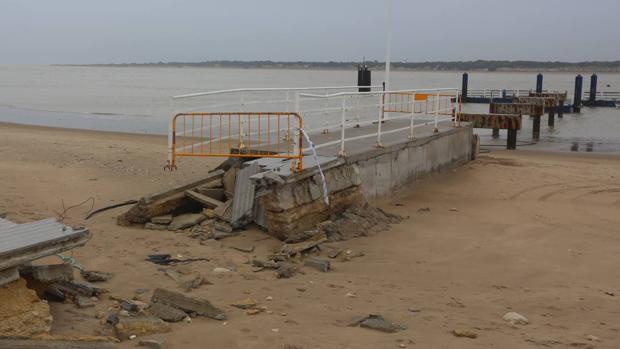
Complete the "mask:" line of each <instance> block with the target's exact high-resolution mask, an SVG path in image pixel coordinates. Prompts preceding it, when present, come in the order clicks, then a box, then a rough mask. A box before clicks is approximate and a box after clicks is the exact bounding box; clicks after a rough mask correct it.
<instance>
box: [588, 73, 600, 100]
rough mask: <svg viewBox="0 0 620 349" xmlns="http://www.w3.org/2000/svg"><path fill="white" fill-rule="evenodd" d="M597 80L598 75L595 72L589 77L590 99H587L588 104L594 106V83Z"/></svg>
mask: <svg viewBox="0 0 620 349" xmlns="http://www.w3.org/2000/svg"><path fill="white" fill-rule="evenodd" d="M597 81H598V76H596V74H592V77H590V100H589V101H588V102H589V104H590V105H592V106H594V105H595V104H596V83H597Z"/></svg>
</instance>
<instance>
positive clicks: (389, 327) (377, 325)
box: [350, 314, 404, 333]
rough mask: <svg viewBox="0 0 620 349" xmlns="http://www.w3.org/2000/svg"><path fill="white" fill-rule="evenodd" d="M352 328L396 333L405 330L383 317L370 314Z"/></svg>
mask: <svg viewBox="0 0 620 349" xmlns="http://www.w3.org/2000/svg"><path fill="white" fill-rule="evenodd" d="M350 326H351V327H357V326H359V327H363V328H369V329H372V330H376V331H381V332H387V333H394V332H398V331H401V330H403V329H404V327H403V326H400V325H395V324H393V323H391V322H389V321H387V320H385V319H384V318H383V316H381V315H379V314H370V315H368V316H366V317H365V318H363V319H360V320H357V321H355V322H353V323H352V324H351V325H350Z"/></svg>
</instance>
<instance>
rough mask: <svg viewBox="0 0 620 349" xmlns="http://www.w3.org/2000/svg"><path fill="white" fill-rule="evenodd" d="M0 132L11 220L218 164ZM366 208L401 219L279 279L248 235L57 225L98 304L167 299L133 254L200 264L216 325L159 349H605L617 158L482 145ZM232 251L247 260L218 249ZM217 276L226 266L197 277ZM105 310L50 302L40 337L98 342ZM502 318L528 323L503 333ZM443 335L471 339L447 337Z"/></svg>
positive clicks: (197, 323)
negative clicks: (99, 274) (252, 303)
mask: <svg viewBox="0 0 620 349" xmlns="http://www.w3.org/2000/svg"><path fill="white" fill-rule="evenodd" d="M0 137H1V139H2V141H1V142H0V156H2V161H0V174H1V175H0V193H2V200H0V211H7V212H8V213H9V215H8V218H9V219H12V220H14V221H17V222H26V221H30V220H34V219H40V218H44V217H48V216H54V215H55V211H56V212H58V211H61V210H62V205H61V199H62V200H64V202H65V205H66V206H69V205H72V204H76V203H79V202H81V201H84V200H86V199H87V198H88V197H91V196H92V197H94V198H95V199H96V203H95V207H101V206H104V205H107V204H110V203H113V202H120V201H124V200H127V199H132V198H137V197H139V196H141V195H143V194H145V193H148V192H151V191H156V190H158V189H161V188H165V187H167V186H169V185H171V184H173V183H179V182H184V181H186V180H189V179H192V178H197V177H200V175H201V173H204V172H205V171H207V170H208V169H209V168H212V167H214V166H215V165H216V164H217V162H218V160H209V159H193V160H192V161H186V160H184V159H183V161H182V162H181V163H180V166H179V170H178V171H176V172H172V173H171V172H164V171H163V169H162V168H163V165H164V164H165V152H166V149H165V146H166V140H165V138H164V137H160V136H143V135H142V136H141V135H126V134H115V133H101V132H92V131H75V130H65V129H52V128H43V127H33V126H18V125H11V124H0ZM379 205H380V206H381V207H382V208H384V209H386V210H388V211H390V212H393V213H398V214H401V215H404V216H409V219H407V220H405V221H404V222H403V223H401V224H399V225H395V226H392V228H391V229H390V230H389V231H387V232H382V233H376V234H372V235H371V236H369V237H364V238H357V239H352V240H349V241H344V242H339V243H336V244H334V245H337V246H341V247H343V248H346V249H350V250H352V251H354V252H363V253H364V256H363V257H359V258H355V259H353V260H351V261H349V262H334V263H333V269H334V270H333V271H332V272H330V273H320V272H318V271H315V270H313V269H307V268H306V269H304V270H305V274H304V275H297V276H295V277H293V278H291V279H283V280H278V279H276V278H275V275H274V273H273V272H270V271H263V272H258V273H254V272H252V271H251V270H249V267H248V266H247V265H246V264H244V263H245V262H247V261H248V260H249V259H250V258H252V256H253V255H256V256H264V255H265V254H267V253H269V252H271V251H272V250H273V249H275V248H277V247H278V246H279V244H280V243H279V242H278V241H276V240H274V239H272V238H269V237H268V236H267V235H265V234H264V233H262V232H260V231H259V230H257V229H249V230H248V231H247V232H246V233H244V234H242V235H241V236H238V237H234V238H230V239H225V240H222V241H217V242H216V241H210V242H208V243H207V244H206V245H200V244H199V243H198V241H197V240H194V239H191V238H189V237H187V236H186V235H183V234H174V233H171V232H167V231H164V232H162V231H149V230H142V229H137V228H125V227H119V226H117V225H116V224H115V217H116V215H117V214H119V213H120V212H122V211H121V210H113V211H108V212H105V213H102V214H100V215H97V216H95V217H94V218H92V219H90V220H88V221H86V222H85V221H83V219H82V218H81V217H83V216H84V214H85V213H86V212H87V211H88V209H89V208H90V205H88V204H85V205H83V206H80V207H78V208H75V209H72V210H71V211H69V212H68V222H70V223H72V224H76V225H77V224H86V225H87V226H88V227H89V228H90V229H91V231H92V232H93V239H92V240H91V241H90V242H89V243H88V244H87V245H86V246H85V247H84V248H80V249H78V250H75V251H74V254H73V255H74V257H75V258H76V259H77V260H78V261H79V262H80V263H81V264H83V265H84V266H85V267H86V268H87V269H96V270H103V271H108V272H111V273H113V274H114V277H113V278H112V279H111V280H110V281H109V282H106V283H104V284H102V285H103V286H104V287H105V288H107V289H108V290H109V291H110V293H111V294H112V295H116V296H120V297H127V298H131V297H132V296H134V294H135V290H137V289H148V290H149V291H148V292H147V293H145V294H143V295H142V296H141V297H143V298H144V299H146V300H148V299H149V297H150V293H151V292H152V291H153V290H154V289H155V288H157V287H164V288H169V289H172V290H176V291H181V290H180V289H179V288H178V287H177V285H176V283H175V282H174V281H173V280H171V279H170V278H168V277H167V276H165V275H164V274H163V273H162V272H160V271H158V270H157V269H158V266H156V265H154V264H151V263H149V262H146V261H144V258H145V256H146V255H147V254H150V253H171V254H172V255H177V254H179V255H182V256H184V257H207V258H209V259H210V261H209V262H202V261H201V262H194V263H192V264H190V265H189V268H191V269H192V270H193V271H195V272H200V273H202V274H204V275H205V277H206V278H207V279H208V280H209V281H211V282H212V283H213V285H204V286H201V287H200V288H199V289H196V290H194V291H192V292H191V294H192V295H193V296H197V297H204V298H207V299H209V300H210V301H211V302H212V303H214V304H215V305H217V306H220V307H221V308H223V309H224V310H225V311H226V312H227V314H228V318H229V319H228V320H227V321H226V322H218V321H215V320H209V319H205V318H196V319H194V320H193V321H192V323H190V324H186V323H178V324H174V325H173V331H172V332H171V333H168V334H161V335H153V336H149V337H148V338H156V339H160V340H163V341H165V342H166V343H167V345H168V348H204V347H214V348H304V349H307V348H398V347H399V346H401V345H404V346H405V347H408V348H480V347H487V348H540V347H551V348H565V347H578V348H580V347H583V348H586V347H592V348H618V347H620V325H619V324H618V322H617V318H618V314H619V313H620V281H619V280H618V277H617V275H618V273H617V265H618V264H619V263H620V235H619V234H618V232H619V231H620V228H618V227H620V214H619V212H620V157H619V156H612V155H597V154H581V153H575V154H572V153H562V154H559V153H543V152H535V151H527V150H519V151H515V152H506V151H502V150H496V149H492V152H491V153H487V154H481V156H480V157H479V159H478V160H476V161H473V162H470V163H469V164H467V165H465V166H464V167H461V168H458V169H456V170H454V171H450V172H447V173H442V174H440V175H436V176H433V177H432V178H429V179H425V180H422V181H419V182H416V183H414V184H413V185H412V186H411V187H408V188H403V190H401V191H400V192H399V193H398V195H396V196H394V197H391V198H390V199H389V200H386V201H383V202H381V203H379ZM427 207H428V208H430V211H424V210H423V211H419V209H421V208H427ZM241 243H246V244H254V245H255V246H256V250H255V251H254V253H252V254H247V253H243V252H239V251H236V250H233V249H230V248H229V246H231V245H234V244H241ZM231 266H234V267H236V272H233V273H228V274H215V273H213V272H212V270H213V268H215V267H231ZM606 292H613V293H615V294H616V296H615V297H614V296H610V295H608V294H606ZM347 293H352V294H354V295H356V297H347V296H346V294H347ZM247 297H251V298H254V299H256V300H258V301H259V302H260V303H261V304H262V305H265V306H267V308H268V310H269V312H265V313H262V314H259V315H253V316H250V315H246V314H245V313H244V311H243V310H240V309H237V308H234V307H231V306H230V305H229V304H231V303H233V302H235V301H238V300H241V299H244V298H247ZM267 297H271V298H272V300H267V299H266V298H267ZM111 304H112V301H111V300H109V299H108V298H107V297H105V296H104V297H102V298H101V300H100V301H99V302H98V303H97V306H96V308H90V309H76V308H75V306H74V305H71V304H58V303H52V304H51V308H52V313H53V315H54V325H53V332H54V333H56V334H83V335H93V334H99V333H100V332H99V330H100V329H101V325H100V324H99V320H98V319H96V318H95V314H96V312H97V311H107V309H108V307H109V306H110V305H111ZM410 310H416V311H415V312H412V311H410ZM509 311H515V312H518V313H520V314H522V315H524V316H526V317H527V318H528V319H529V320H530V324H529V325H525V326H517V327H515V326H512V325H509V324H507V323H505V322H504V321H503V320H502V316H503V315H504V314H505V313H506V312H509ZM369 313H373V314H374V313H379V314H382V315H383V316H384V317H385V318H387V319H388V320H390V321H393V322H395V323H398V324H402V325H404V326H406V327H407V329H406V330H404V331H401V332H398V333H394V334H387V333H381V332H375V331H372V330H368V329H363V328H353V327H348V326H347V325H348V324H349V323H351V322H352V321H353V320H354V319H356V318H358V317H361V316H365V315H368V314H369ZM276 329H277V330H276ZM454 329H459V330H468V331H472V332H475V333H477V335H478V338H476V339H468V338H457V337H455V336H453V335H452V333H451V331H452V330H454ZM588 335H592V336H596V337H598V339H600V341H596V340H588V339H587V336H588ZM591 339H592V338H591ZM287 345H288V346H287ZM135 346H136V343H135V342H134V341H128V342H123V343H121V344H120V345H119V347H120V348H134V347H135ZM401 347H402V346H401Z"/></svg>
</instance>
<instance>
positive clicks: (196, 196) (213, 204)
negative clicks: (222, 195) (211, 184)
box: [185, 190, 224, 208]
mask: <svg viewBox="0 0 620 349" xmlns="http://www.w3.org/2000/svg"><path fill="white" fill-rule="evenodd" d="M185 196H187V197H188V198H190V199H192V200H194V201H196V202H198V203H200V204H201V205H202V206H204V207H206V208H217V207H219V206H222V205H224V203H223V202H221V201H219V200H216V199H214V198H212V197H210V196H207V195H203V194H201V193H198V192H195V191H193V190H187V191H185Z"/></svg>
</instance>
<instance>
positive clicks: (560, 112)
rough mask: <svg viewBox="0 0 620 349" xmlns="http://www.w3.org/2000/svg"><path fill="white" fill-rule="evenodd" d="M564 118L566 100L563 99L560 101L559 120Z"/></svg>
mask: <svg viewBox="0 0 620 349" xmlns="http://www.w3.org/2000/svg"><path fill="white" fill-rule="evenodd" d="M563 117H564V100H563V99H561V100H559V101H558V118H560V119H561V118H563Z"/></svg>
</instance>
